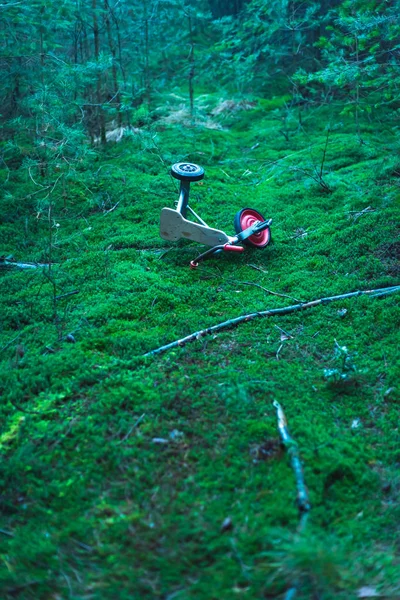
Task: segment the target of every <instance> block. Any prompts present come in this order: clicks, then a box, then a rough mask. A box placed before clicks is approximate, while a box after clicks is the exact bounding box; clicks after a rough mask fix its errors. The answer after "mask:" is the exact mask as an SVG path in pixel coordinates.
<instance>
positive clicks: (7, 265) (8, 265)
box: [0, 259, 49, 269]
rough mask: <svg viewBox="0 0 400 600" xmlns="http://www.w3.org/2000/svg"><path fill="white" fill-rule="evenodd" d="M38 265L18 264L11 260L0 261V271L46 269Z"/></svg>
mask: <svg viewBox="0 0 400 600" xmlns="http://www.w3.org/2000/svg"><path fill="white" fill-rule="evenodd" d="M48 266H49V265H42V264H39V263H18V262H14V261H12V260H3V259H0V269H39V268H40V267H48Z"/></svg>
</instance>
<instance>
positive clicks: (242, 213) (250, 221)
mask: <svg viewBox="0 0 400 600" xmlns="http://www.w3.org/2000/svg"><path fill="white" fill-rule="evenodd" d="M256 221H266V219H265V218H264V217H263V216H262V214H260V213H259V212H258V211H257V210H254V208H242V210H239V212H238V213H236V215H235V218H234V221H233V226H234V228H235V231H236V233H241V232H242V231H244V230H245V229H247V228H248V227H251V226H252V225H254V223H255V222H256ZM270 241H271V230H270V228H269V227H267V229H264V231H260V232H259V233H254V234H253V235H251V236H250V237H249V238H247V240H243V244H246V245H247V246H254V247H255V248H265V246H268V244H269V243H270Z"/></svg>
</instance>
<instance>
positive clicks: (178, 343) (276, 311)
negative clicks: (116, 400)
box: [144, 285, 400, 357]
mask: <svg viewBox="0 0 400 600" xmlns="http://www.w3.org/2000/svg"><path fill="white" fill-rule="evenodd" d="M396 292H400V285H395V286H392V287H387V288H378V289H375V290H359V291H357V292H349V293H347V294H340V295H339V296H328V297H326V298H319V299H318V300H311V302H300V303H299V304H292V305H291V306H284V307H282V308H272V309H270V310H262V311H259V312H255V313H250V314H248V315H241V316H240V317H236V318H235V319H229V320H228V321H224V322H223V323H218V325H213V326H212V327H207V328H206V329H201V330H200V331H195V332H194V333H191V334H190V335H187V336H186V337H184V338H181V339H180V340H175V341H174V342H171V343H170V344H166V345H165V346H160V348H156V349H155V350H151V351H150V352H147V353H146V354H144V356H145V357H146V356H155V355H156V354H161V353H162V352H166V351H167V350H171V349H172V348H181V347H182V346H185V345H186V344H189V343H190V342H194V341H195V340H199V339H201V338H202V337H205V336H206V335H211V334H213V333H218V332H219V331H223V330H225V329H231V328H232V327H236V326H237V325H240V323H247V322H248V321H253V320H254V319H258V318H263V317H274V316H275V315H288V314H290V313H294V312H297V311H299V310H305V309H307V308H313V307H314V306H318V305H320V304H329V303H330V302H336V301H338V300H345V299H347V298H355V297H357V296H370V297H371V298H378V297H381V296H388V295H389V294H394V293H396Z"/></svg>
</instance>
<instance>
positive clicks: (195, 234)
mask: <svg viewBox="0 0 400 600" xmlns="http://www.w3.org/2000/svg"><path fill="white" fill-rule="evenodd" d="M171 175H172V176H173V177H175V179H179V181H180V182H181V184H180V190H179V199H178V202H177V205H176V208H175V209H173V208H163V209H162V211H161V219H160V235H161V237H162V238H164V239H165V240H170V241H176V240H179V239H185V240H192V241H194V242H199V243H201V244H205V245H206V246H211V248H210V249H209V250H207V251H206V252H203V254H200V255H199V256H198V257H197V258H196V259H195V260H192V261H191V263H190V266H191V267H192V268H196V267H197V266H198V264H199V261H200V260H203V259H204V258H207V257H208V256H211V255H213V254H218V253H219V252H222V251H223V250H224V251H228V252H243V251H244V248H243V246H239V245H237V244H239V243H240V242H243V244H245V245H247V246H253V247H255V248H265V246H268V244H269V243H270V241H271V230H270V225H271V223H272V219H268V220H265V219H264V217H263V216H262V215H261V214H260V213H259V212H258V211H257V210H254V209H253V208H242V210H239V212H238V213H237V214H236V215H235V218H234V221H233V225H234V228H235V231H236V235H234V236H230V235H227V234H226V233H225V232H224V231H221V230H219V229H214V228H213V227H209V226H208V225H207V223H205V222H204V221H203V219H201V218H200V217H199V215H197V214H196V213H195V212H194V210H193V209H192V208H191V207H190V206H189V192H190V184H191V183H192V182H193V181H200V179H203V177H204V169H203V168H202V167H199V166H198V165H195V164H192V163H185V162H181V163H176V164H174V165H172V167H171ZM188 211H189V212H190V213H191V214H192V215H193V216H194V217H195V219H197V221H198V223H195V222H193V221H189V220H188V219H187V218H186V214H187V212H188Z"/></svg>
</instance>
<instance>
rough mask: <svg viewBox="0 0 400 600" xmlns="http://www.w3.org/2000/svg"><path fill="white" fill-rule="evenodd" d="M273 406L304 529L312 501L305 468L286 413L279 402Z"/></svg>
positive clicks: (275, 401)
mask: <svg viewBox="0 0 400 600" xmlns="http://www.w3.org/2000/svg"><path fill="white" fill-rule="evenodd" d="M272 404H273V406H274V407H275V408H276V416H277V419H278V430H279V434H280V436H281V439H282V443H283V445H284V446H285V448H286V450H287V452H288V454H289V457H290V463H291V465H292V469H293V472H294V476H295V479H296V488H297V506H298V509H299V514H300V527H303V526H304V525H303V523H304V524H305V520H306V515H307V513H308V512H309V510H310V501H309V498H308V492H307V488H306V484H305V482H304V474H303V467H302V466H301V460H300V455H299V451H298V448H297V444H296V442H295V441H294V440H293V438H292V436H291V435H290V433H289V429H288V425H287V420H286V416H285V413H284V412H283V408H282V407H281V405H280V404H279V402H278V401H277V400H274V402H273V403H272Z"/></svg>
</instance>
